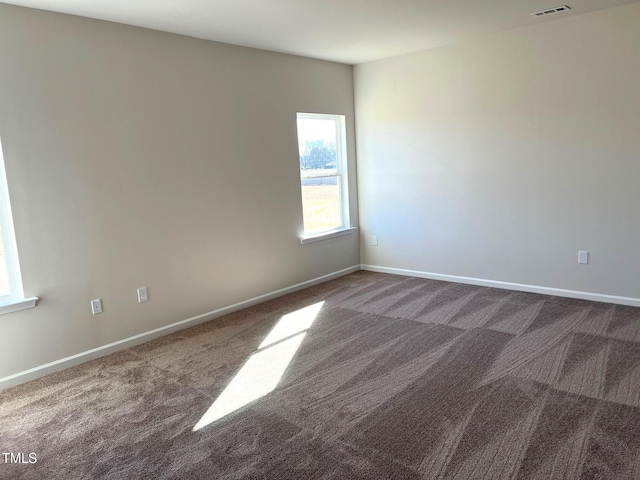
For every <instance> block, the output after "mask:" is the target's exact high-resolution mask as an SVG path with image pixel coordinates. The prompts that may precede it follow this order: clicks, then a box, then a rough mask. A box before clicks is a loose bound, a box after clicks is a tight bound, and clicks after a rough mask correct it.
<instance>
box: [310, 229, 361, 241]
mask: <svg viewBox="0 0 640 480" xmlns="http://www.w3.org/2000/svg"><path fill="white" fill-rule="evenodd" d="M356 229H357V227H347V228H341V229H340V230H331V231H330V232H323V233H319V234H317V235H309V236H307V237H301V238H300V243H302V244H303V245H304V244H306V243H313V242H319V241H320V240H328V239H330V238H335V237H341V236H342V235H348V234H350V233H353V232H355V231H356Z"/></svg>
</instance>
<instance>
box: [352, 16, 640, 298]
mask: <svg viewBox="0 0 640 480" xmlns="http://www.w3.org/2000/svg"><path fill="white" fill-rule="evenodd" d="M639 26H640V4H637V3H636V4H633V5H629V6H625V7H620V8H614V9H609V10H604V11H600V12H597V13H593V14H585V15H580V16H576V17H571V18H566V19H560V20H555V21H550V22H547V23H542V24H540V25H536V26H533V27H526V28H521V29H517V30H512V31H509V32H505V33H500V34H495V35H491V36H487V37H483V38H481V39H479V40H477V41H475V42H472V43H466V44H461V45H457V46H450V47H444V48H439V49H435V50H430V51H424V52H420V53H416V54H410V55H406V56H402V57H396V58H392V59H388V60H383V61H378V62H373V63H368V64H364V65H359V66H356V67H355V72H354V75H355V91H356V118H357V124H356V131H357V138H358V182H359V194H360V197H359V202H360V222H361V231H362V234H363V236H362V238H363V241H362V245H361V252H362V262H363V264H370V265H378V266H384V267H393V268H399V269H413V270H418V271H422V272H431V273H437V274H446V275H459V276H466V277H473V278H479V279H488V280H498V281H504V282H515V283H520V284H528V285H536V286H543V287H552V288H562V289H570V290H577V291H583V292H595V293H600V294H608V295H619V296H626V297H634V298H640V253H639V250H638V246H639V245H640V28H639ZM371 235H378V236H379V242H380V245H379V246H378V247H373V246H371V242H370V238H371ZM578 250H588V251H590V253H591V263H590V264H589V265H586V266H585V265H578V264H577V256H578V255H577V252H578Z"/></svg>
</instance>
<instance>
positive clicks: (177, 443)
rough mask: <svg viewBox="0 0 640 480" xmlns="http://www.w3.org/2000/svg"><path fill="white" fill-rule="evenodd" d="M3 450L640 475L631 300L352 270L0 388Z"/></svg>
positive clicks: (96, 467) (95, 468) (357, 473)
mask: <svg viewBox="0 0 640 480" xmlns="http://www.w3.org/2000/svg"><path fill="white" fill-rule="evenodd" d="M320 302H324V303H322V306H321V308H320V309H319V312H318V313H317V316H315V318H304V317H303V316H300V315H298V316H296V314H295V313H294V312H299V311H300V309H303V308H305V307H309V306H315V307H312V308H310V309H307V310H304V311H310V310H312V311H315V310H317V308H319V303H320ZM314 309H315V310H314ZM291 313H294V314H293V315H289V314H291ZM274 352H276V353H278V352H280V353H278V355H279V357H278V356H277V355H276V356H273V355H272V356H271V357H270V356H269V355H271V354H272V353H274ZM283 359H284V360H283ZM283 361H284V362H285V363H284V364H283V363H282V362H283ZM249 368H257V369H258V370H257V371H258V374H257V375H258V377H256V378H254V380H252V381H250V382H249V383H248V384H245V385H243V384H242V383H241V382H240V380H238V377H240V376H242V375H243V374H244V373H246V370H247V369H249ZM270 368H273V369H274V370H280V373H282V372H284V374H283V375H282V377H281V378H279V377H280V375H279V374H277V375H276V378H275V380H274V379H273V378H272V377H273V375H271V373H270V370H269V369H270ZM242 372H244V373H242ZM270 382H271V383H270ZM227 387H229V388H227ZM274 387H275V388H274ZM225 389H227V390H226V391H225ZM269 390H271V391H269ZM247 392H248V393H252V392H253V397H250V398H254V400H253V401H251V402H250V403H248V404H247V405H244V406H241V407H240V408H238V409H236V410H235V411H232V412H231V413H229V414H227V415H225V416H223V417H222V418H219V419H217V420H215V421H213V422H211V423H209V424H207V425H205V426H203V427H202V428H201V429H198V430H195V431H194V426H195V425H196V424H198V423H199V422H200V420H201V419H202V418H203V416H204V415H205V413H206V412H207V411H210V408H212V409H214V410H215V408H218V410H220V408H222V407H220V404H221V403H224V402H227V403H228V402H229V401H231V402H232V403H233V401H234V396H237V395H238V394H239V393H242V394H247ZM267 392H268V393H267ZM223 400H224V402H223ZM216 401H218V403H217V404H216ZM212 405H217V406H216V407H212ZM0 450H1V451H2V452H11V453H18V452H21V453H26V454H27V455H28V454H29V453H35V454H36V456H37V462H36V463H19V464H12V463H6V462H4V460H3V457H2V456H0V478H2V479H20V478H25V479H101V478H110V479H111V478H112V479H142V478H158V479H165V478H166V479H169V478H172V479H173V478H184V479H190V478H194V479H254V478H255V479H261V478H265V479H277V480H287V479H291V480H294V479H295V480H298V479H375V480H380V479H492V480H493V479H545V480H547V479H574V478H575V479H616V480H618V479H639V478H640V309H638V308H633V307H624V306H618V305H609V304H602V303H594V302H588V301H581V300H572V299H566V298H559V297H550V296H543V295H535V294H528V293H520V292H512V291H508V290H498V289H491V288H484V287H477V286H469V285H460V284H455V283H447V282H439V281H433V280H424V279H416V278H408V277H401V276H391V275H384V274H377V273H369V272H357V273H354V274H352V275H348V276H345V277H342V278H339V279H336V280H333V281H330V282H327V283H324V284H322V285H317V286H315V287H312V288H308V289H306V290H303V291H300V292H297V293H294V294H291V295H287V296H285V297H281V298H279V299H276V300H273V301H270V302H267V303H263V304H260V305H257V306H255V307H252V308H249V309H245V310H242V311H239V312H236V313H233V314H231V315H227V316H225V317H222V318H218V319H216V320H213V321H211V322H208V323H205V324H202V325H199V326H197V327H194V328H191V329H188V330H184V331H181V332H178V333H175V334H173V335H170V336H167V337H163V338H161V339H158V340H155V341H152V342H149V343H146V344H143V345H140V346H137V347H134V348H130V349H127V350H124V351H121V352H119V353H116V354H113V355H109V356H107V357H103V358H101V359H98V360H95V361H91V362H88V363H85V364H82V365H79V366H77V367H74V368H70V369H67V370H64V371H61V372H58V373H55V374H52V375H49V376H46V377H43V378H41V379H38V380H36V381H33V382H30V383H27V384H24V385H20V386H17V387H13V388H10V389H7V390H5V391H2V392H0Z"/></svg>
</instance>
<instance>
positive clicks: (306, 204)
mask: <svg viewBox="0 0 640 480" xmlns="http://www.w3.org/2000/svg"><path fill="white" fill-rule="evenodd" d="M302 211H303V216H304V231H305V233H313V232H321V231H326V230H334V229H336V228H338V227H340V226H341V221H340V188H339V182H338V178H337V177H329V178H305V179H302Z"/></svg>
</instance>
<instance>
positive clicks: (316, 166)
mask: <svg viewBox="0 0 640 480" xmlns="http://www.w3.org/2000/svg"><path fill="white" fill-rule="evenodd" d="M309 117H311V115H305V116H301V115H299V116H298V146H299V153H300V179H301V187H302V209H303V217H304V231H305V234H314V233H319V232H324V231H330V230H335V229H337V228H340V227H341V226H342V215H341V211H342V209H341V198H340V195H341V194H340V190H341V184H340V183H341V181H342V179H341V172H340V165H339V163H340V162H339V161H340V159H339V157H338V151H337V148H336V145H337V143H338V138H337V134H338V132H337V123H336V120H335V119H334V118H321V117H320V118H312V117H311V118H309Z"/></svg>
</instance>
